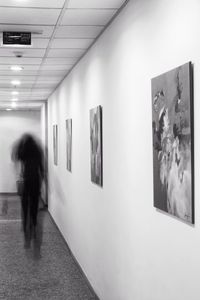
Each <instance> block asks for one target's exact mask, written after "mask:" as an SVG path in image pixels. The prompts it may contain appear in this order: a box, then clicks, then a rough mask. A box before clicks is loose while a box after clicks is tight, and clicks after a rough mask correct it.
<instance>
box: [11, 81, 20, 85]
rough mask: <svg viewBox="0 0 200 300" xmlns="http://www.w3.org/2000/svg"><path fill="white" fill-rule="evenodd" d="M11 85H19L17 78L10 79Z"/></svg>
mask: <svg viewBox="0 0 200 300" xmlns="http://www.w3.org/2000/svg"><path fill="white" fill-rule="evenodd" d="M11 83H12V85H14V86H16V85H20V84H21V82H20V81H19V80H12V81H11Z"/></svg>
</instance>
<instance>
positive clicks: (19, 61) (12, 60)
mask: <svg viewBox="0 0 200 300" xmlns="http://www.w3.org/2000/svg"><path fill="white" fill-rule="evenodd" d="M41 62H42V58H28V57H25V58H24V57H23V58H17V57H0V64H9V65H13V64H15V65H26V64H28V65H29V64H31V65H39V64H41Z"/></svg>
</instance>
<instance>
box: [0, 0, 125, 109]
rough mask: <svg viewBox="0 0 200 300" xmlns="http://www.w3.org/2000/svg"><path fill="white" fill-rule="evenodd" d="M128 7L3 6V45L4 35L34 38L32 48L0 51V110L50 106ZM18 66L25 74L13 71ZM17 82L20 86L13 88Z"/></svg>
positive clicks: (104, 3) (93, 1)
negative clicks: (15, 33)
mask: <svg viewBox="0 0 200 300" xmlns="http://www.w3.org/2000/svg"><path fill="white" fill-rule="evenodd" d="M125 2H127V1H125V0H0V40H2V32H3V31H25V32H26V31H29V32H32V33H33V34H32V46H31V47H29V48H21V47H20V48H18V47H17V48H16V47H12V48H11V47H4V46H2V44H1V45H0V105H1V106H3V107H4V106H5V105H7V103H9V104H10V103H12V102H13V101H15V102H16V103H17V106H18V105H19V103H20V104H21V106H22V105H24V104H23V103H26V105H28V102H29V105H30V102H32V103H33V102H34V103H38V105H40V103H41V101H45V100H46V99H47V98H48V96H49V95H50V94H51V93H52V92H53V91H54V89H55V88H56V87H57V86H58V84H59V83H60V82H61V81H62V79H63V78H64V77H65V76H66V75H67V74H68V73H69V71H70V70H71V69H72V68H73V66H74V65H75V64H76V63H77V61H78V60H79V59H80V58H81V57H82V56H83V54H84V53H85V52H86V51H87V49H88V48H89V47H90V46H91V45H92V44H93V43H94V41H95V39H96V38H97V37H98V36H99V34H100V33H101V32H102V30H104V28H105V27H106V26H107V24H108V23H109V22H110V20H111V19H112V18H113V17H114V16H115V15H116V13H117V12H118V10H119V9H120V8H121V7H122V5H123V4H124V3H125ZM18 52H20V55H22V57H21V58H18V57H16V55H17V54H19V53H18ZM13 65H14V66H16V65H17V66H22V67H23V70H22V71H20V72H19V71H18V72H16V71H11V69H10V67H11V66H13ZM16 79H17V80H19V81H20V82H21V84H20V85H19V86H14V85H12V84H11V81H12V80H16ZM14 90H15V91H17V92H18V93H19V94H18V95H12V92H13V91H14ZM13 99H15V100H13ZM34 105H37V104H34ZM15 106H16V104H15Z"/></svg>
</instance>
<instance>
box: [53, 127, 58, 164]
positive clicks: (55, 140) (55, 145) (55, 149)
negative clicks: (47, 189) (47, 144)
mask: <svg viewBox="0 0 200 300" xmlns="http://www.w3.org/2000/svg"><path fill="white" fill-rule="evenodd" d="M53 157H54V165H57V164H58V126H57V125H53Z"/></svg>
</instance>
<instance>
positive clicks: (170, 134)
mask: <svg viewBox="0 0 200 300" xmlns="http://www.w3.org/2000/svg"><path fill="white" fill-rule="evenodd" d="M151 83H152V117H153V122H152V130H153V169H154V177H153V178H154V206H155V207H156V208H158V209H160V210H163V211H165V212H168V213H169V214H172V215H174V216H176V217H178V218H180V219H182V220H184V221H186V222H189V223H194V146H193V142H194V138H193V136H194V130H193V80H192V65H191V62H189V63H186V64H184V65H182V66H180V67H178V68H176V69H173V70H171V71H169V72H167V73H164V74H162V75H160V76H158V77H155V78H153V79H152V81H151Z"/></svg>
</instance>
